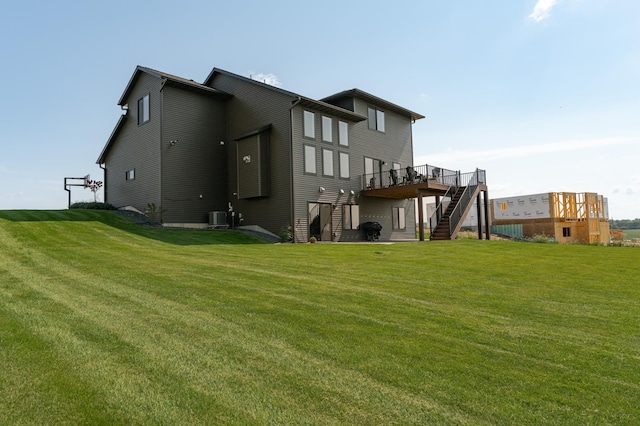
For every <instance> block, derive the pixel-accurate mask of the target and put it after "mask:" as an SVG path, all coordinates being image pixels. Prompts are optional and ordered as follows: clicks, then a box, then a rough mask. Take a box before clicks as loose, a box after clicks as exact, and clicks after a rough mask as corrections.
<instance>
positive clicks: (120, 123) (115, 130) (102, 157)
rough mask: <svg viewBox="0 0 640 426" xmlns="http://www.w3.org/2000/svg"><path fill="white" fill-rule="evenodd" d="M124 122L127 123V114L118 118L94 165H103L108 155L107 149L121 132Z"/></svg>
mask: <svg viewBox="0 0 640 426" xmlns="http://www.w3.org/2000/svg"><path fill="white" fill-rule="evenodd" d="M125 121H127V114H122V115H121V116H120V119H119V120H118V123H117V124H116V127H114V128H113V131H112V132H111V135H110V136H109V139H108V140H107V143H106V144H105V146H104V148H102V152H101V153H100V156H99V157H98V160H96V164H104V160H105V158H106V156H107V154H108V153H109V149H111V146H112V144H113V141H114V140H115V138H116V137H118V133H120V130H122V127H123V126H124V122H125Z"/></svg>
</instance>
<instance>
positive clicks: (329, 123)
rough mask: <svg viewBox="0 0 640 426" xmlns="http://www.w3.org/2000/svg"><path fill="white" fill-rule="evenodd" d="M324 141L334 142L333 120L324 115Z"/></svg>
mask: <svg viewBox="0 0 640 426" xmlns="http://www.w3.org/2000/svg"><path fill="white" fill-rule="evenodd" d="M322 141H323V142H333V120H332V119H331V117H325V116H324V115H323V116H322Z"/></svg>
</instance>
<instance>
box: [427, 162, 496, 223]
mask: <svg viewBox="0 0 640 426" xmlns="http://www.w3.org/2000/svg"><path fill="white" fill-rule="evenodd" d="M486 177H487V175H486V171H484V170H481V169H476V171H475V172H471V173H464V174H458V179H457V182H456V185H451V187H450V188H449V190H448V191H447V193H446V194H445V195H444V196H443V197H442V199H441V201H440V204H438V205H437V206H436V210H435V212H434V213H433V214H432V215H431V217H430V218H429V226H430V229H431V230H432V231H433V230H434V229H435V227H436V226H437V225H438V223H439V222H440V219H442V215H443V211H444V210H445V207H444V206H443V203H444V202H446V201H447V199H448V202H451V199H452V198H453V197H454V195H455V194H456V192H457V191H458V189H459V188H464V191H463V192H462V195H461V196H460V198H459V200H458V203H457V204H456V206H455V207H454V209H453V211H452V212H451V214H450V215H449V235H451V234H452V233H453V230H454V229H456V228H457V226H458V224H459V223H460V221H461V220H463V214H464V212H465V210H466V209H467V207H468V206H469V203H471V202H472V199H473V194H475V192H476V189H477V187H478V185H483V184H486V183H487V181H486Z"/></svg>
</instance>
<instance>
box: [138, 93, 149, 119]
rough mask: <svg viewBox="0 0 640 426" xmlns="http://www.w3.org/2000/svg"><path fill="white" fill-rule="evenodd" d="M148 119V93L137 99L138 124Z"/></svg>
mask: <svg viewBox="0 0 640 426" xmlns="http://www.w3.org/2000/svg"><path fill="white" fill-rule="evenodd" d="M147 121H149V95H148V94H146V95H144V96H143V97H141V98H140V99H138V124H144V123H146V122H147Z"/></svg>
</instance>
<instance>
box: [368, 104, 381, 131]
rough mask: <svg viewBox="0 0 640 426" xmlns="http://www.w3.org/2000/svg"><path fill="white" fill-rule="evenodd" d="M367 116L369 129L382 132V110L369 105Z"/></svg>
mask: <svg viewBox="0 0 640 426" xmlns="http://www.w3.org/2000/svg"><path fill="white" fill-rule="evenodd" d="M367 116H368V118H369V128H370V129H371V130H377V131H379V132H384V111H380V110H379V109H377V108H373V107H369V109H368V111H367Z"/></svg>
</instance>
